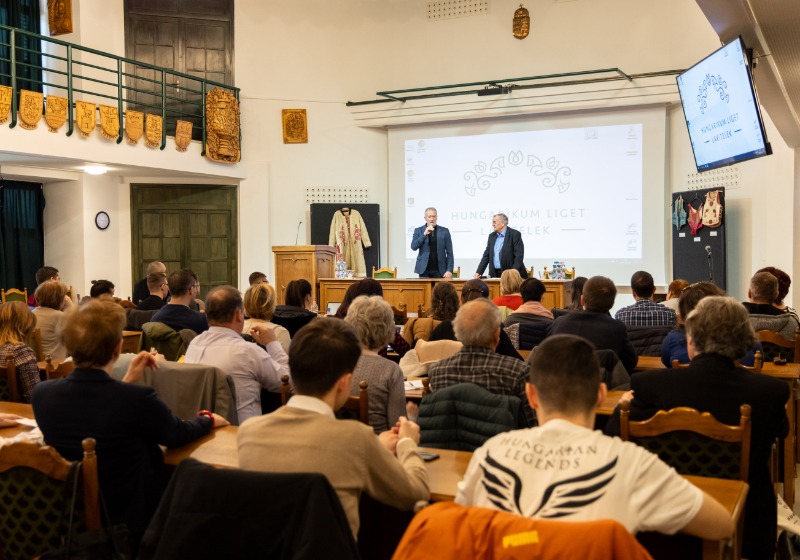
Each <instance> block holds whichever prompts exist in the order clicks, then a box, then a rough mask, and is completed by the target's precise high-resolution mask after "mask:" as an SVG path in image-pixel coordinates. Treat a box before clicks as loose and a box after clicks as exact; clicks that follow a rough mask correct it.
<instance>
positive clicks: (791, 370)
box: [634, 356, 800, 507]
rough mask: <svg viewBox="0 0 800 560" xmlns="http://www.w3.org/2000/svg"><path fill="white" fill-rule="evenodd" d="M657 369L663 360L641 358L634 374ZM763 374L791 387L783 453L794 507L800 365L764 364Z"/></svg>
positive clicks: (786, 495) (799, 434)
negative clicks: (797, 397)
mask: <svg viewBox="0 0 800 560" xmlns="http://www.w3.org/2000/svg"><path fill="white" fill-rule="evenodd" d="M655 369H665V366H664V364H663V363H662V362H661V358H660V357H658V356H639V363H638V364H637V365H636V368H635V369H634V372H646V371H651V370H655ZM761 373H762V374H764V375H769V376H770V377H774V378H775V379H782V380H783V381H785V382H786V384H787V385H788V386H789V402H787V403H786V416H787V418H788V419H789V435H788V436H786V437H785V438H783V445H782V446H781V447H782V453H781V455H782V456H783V463H782V465H781V471H782V472H783V499H784V501H786V503H787V504H788V505H789V507H793V505H794V481H795V461H796V460H797V459H798V458H800V450H796V446H797V442H800V424H799V423H798V421H797V415H798V412H797V409H798V406H796V404H797V403H795V398H796V394H797V393H796V388H797V383H798V379H800V364H796V363H789V364H786V365H784V366H778V365H775V364H774V363H772V362H764V366H763V367H762V368H761Z"/></svg>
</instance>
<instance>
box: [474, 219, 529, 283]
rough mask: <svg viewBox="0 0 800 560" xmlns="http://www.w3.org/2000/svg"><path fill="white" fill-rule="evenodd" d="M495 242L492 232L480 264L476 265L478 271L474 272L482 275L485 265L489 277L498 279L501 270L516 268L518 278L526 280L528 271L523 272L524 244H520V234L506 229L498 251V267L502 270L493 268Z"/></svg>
mask: <svg viewBox="0 0 800 560" xmlns="http://www.w3.org/2000/svg"><path fill="white" fill-rule="evenodd" d="M496 240H497V232H496V231H493V232H492V233H490V234H489V240H488V242H487V243H486V250H485V251H484V252H483V257H481V262H480V263H479V264H478V270H476V271H475V272H477V273H478V274H483V271H484V270H486V265H489V276H491V277H492V278H499V277H500V275H501V274H502V272H503V270H508V269H509V268H516V269H517V270H518V271H519V275H520V276H522V277H523V278H527V277H528V271H527V270H525V264H523V262H522V259H523V257H524V256H525V244H524V243H523V242H522V234H521V233H520V232H518V231H517V230H515V229H511V228H510V227H506V240H505V242H504V243H503V248H502V249H500V267H501V268H502V269H503V270H497V269H495V267H494V242H495V241H496Z"/></svg>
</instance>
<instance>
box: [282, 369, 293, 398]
mask: <svg viewBox="0 0 800 560" xmlns="http://www.w3.org/2000/svg"><path fill="white" fill-rule="evenodd" d="M291 396H292V386H291V385H289V376H288V375H286V374H285V373H284V374H283V375H281V404H282V405H283V406H286V403H287V402H289V399H290V398H291Z"/></svg>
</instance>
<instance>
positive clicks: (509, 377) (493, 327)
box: [428, 298, 535, 425]
mask: <svg viewBox="0 0 800 560" xmlns="http://www.w3.org/2000/svg"><path fill="white" fill-rule="evenodd" d="M453 328H454V329H455V333H456V338H457V339H458V340H459V341H460V342H461V343H462V344H463V345H464V347H463V348H462V349H461V350H459V351H458V352H456V353H455V354H454V355H452V356H450V357H449V358H445V359H444V360H441V361H440V362H439V363H437V364H436V365H434V366H432V367H431V368H430V369H429V370H428V377H429V378H430V380H431V389H432V390H434V391H437V390H439V389H443V388H445V387H449V386H450V385H456V384H457V383H474V384H475V385H479V386H481V387H483V388H484V389H486V390H487V391H489V392H490V393H498V394H500V395H514V396H516V397H519V398H520V399H521V400H522V405H523V409H524V411H525V418H526V419H527V421H528V423H529V425H533V423H534V422H535V418H534V416H533V412H531V409H530V407H529V406H528V404H527V403H528V401H527V399H526V398H525V380H526V379H527V376H528V366H527V364H525V362H521V361H519V360H515V359H513V358H510V357H508V356H503V355H501V354H498V353H497V352H495V351H494V349H495V348H496V347H497V344H498V342H499V341H500V332H501V329H500V310H499V309H498V308H497V306H496V305H495V304H494V303H492V302H491V301H489V300H488V299H486V298H478V299H475V300H473V301H469V302H467V303H465V304H464V305H462V306H461V308H460V309H459V310H458V313H457V314H456V318H455V320H454V321H453Z"/></svg>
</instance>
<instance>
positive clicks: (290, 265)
mask: <svg viewBox="0 0 800 560" xmlns="http://www.w3.org/2000/svg"><path fill="white" fill-rule="evenodd" d="M272 252H273V253H275V291H276V292H277V298H278V305H283V303H284V301H285V300H284V292H285V291H286V285H287V284H289V282H291V281H292V280H300V279H301V278H305V279H306V280H308V281H309V282H310V283H311V288H312V289H313V291H314V293H313V296H314V299H315V300H316V301H319V297H318V295H317V294H318V293H319V279H320V278H333V271H334V265H335V262H334V261H335V259H336V249H335V248H333V247H331V246H330V245H280V246H278V245H276V246H273V247H272Z"/></svg>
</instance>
